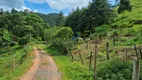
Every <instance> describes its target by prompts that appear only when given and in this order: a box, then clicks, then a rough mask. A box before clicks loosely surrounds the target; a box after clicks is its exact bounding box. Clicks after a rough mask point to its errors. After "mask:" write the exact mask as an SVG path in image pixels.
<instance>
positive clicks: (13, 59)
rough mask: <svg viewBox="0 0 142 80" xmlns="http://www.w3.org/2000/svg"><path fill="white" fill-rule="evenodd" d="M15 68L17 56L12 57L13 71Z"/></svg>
mask: <svg viewBox="0 0 142 80" xmlns="http://www.w3.org/2000/svg"><path fill="white" fill-rule="evenodd" d="M14 70H15V56H13V58H12V72H14Z"/></svg>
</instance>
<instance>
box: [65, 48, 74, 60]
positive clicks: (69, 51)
mask: <svg viewBox="0 0 142 80" xmlns="http://www.w3.org/2000/svg"><path fill="white" fill-rule="evenodd" d="M67 52H68V54H70V55H71V57H72V60H74V57H73V55H72V53H71V52H70V51H69V49H68V48H67Z"/></svg>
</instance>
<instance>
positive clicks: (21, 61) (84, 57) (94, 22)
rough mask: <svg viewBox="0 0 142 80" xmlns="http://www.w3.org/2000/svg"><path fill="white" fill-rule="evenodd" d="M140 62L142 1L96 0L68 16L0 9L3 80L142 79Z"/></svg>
mask: <svg viewBox="0 0 142 80" xmlns="http://www.w3.org/2000/svg"><path fill="white" fill-rule="evenodd" d="M38 55H40V57H41V60H40V62H39V66H41V67H37V68H38V69H37V70H36V71H35V72H36V73H35V75H34V76H33V79H32V78H31V79H30V78H29V77H28V78H27V77H26V78H25V77H24V78H23V77H22V76H23V75H24V74H26V72H28V71H29V70H30V69H31V66H34V64H36V62H34V61H33V60H34V59H36V58H37V57H38ZM50 58H51V59H50ZM52 59H53V61H52ZM46 60H47V61H46ZM50 60H51V61H50ZM141 60H142V0H115V4H114V5H112V4H110V3H109V1H108V0H92V1H91V2H89V4H88V6H87V7H83V8H79V7H77V8H76V9H73V10H72V11H71V12H70V13H69V15H67V16H65V15H64V13H63V12H62V11H61V12H60V13H49V14H43V13H36V12H32V11H30V10H28V9H25V10H24V11H18V10H16V9H15V8H13V9H12V10H11V11H5V10H3V9H0V80H142V61H141ZM54 61H55V65H56V66H52V65H54ZM37 64H38V63H37ZM49 64H50V65H49ZM44 66H45V67H48V66H51V69H50V68H49V70H48V68H45V67H44ZM42 67H43V68H42ZM54 67H55V68H54ZM32 68H33V70H34V69H35V68H34V67H32ZM56 68H57V71H56ZM40 70H41V72H40ZM42 71H43V72H42ZM48 71H49V72H48ZM29 72H30V71H29ZM44 72H45V74H46V73H47V75H45V74H44ZM52 72H53V73H52ZM27 74H28V73H27ZM49 74H50V75H49ZM56 74H59V75H56ZM34 77H35V78H34ZM53 77H54V78H53ZM55 77H56V78H55ZM50 78H51V79H50Z"/></svg>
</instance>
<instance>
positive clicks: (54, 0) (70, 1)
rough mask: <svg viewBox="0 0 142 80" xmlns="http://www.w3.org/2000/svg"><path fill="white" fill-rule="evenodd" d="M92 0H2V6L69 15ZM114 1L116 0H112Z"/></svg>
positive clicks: (0, 4)
mask: <svg viewBox="0 0 142 80" xmlns="http://www.w3.org/2000/svg"><path fill="white" fill-rule="evenodd" d="M89 1H91V0H0V8H3V9H4V10H11V9H12V8H15V9H17V10H24V9H30V10H31V11H34V12H40V13H45V14H47V13H55V12H56V13H59V12H60V11H63V12H64V14H65V15H67V14H68V13H69V12H70V11H71V10H72V9H75V8H76V7H77V6H78V7H80V8H81V7H85V6H87V5H88V3H89ZM111 1H114V0H111Z"/></svg>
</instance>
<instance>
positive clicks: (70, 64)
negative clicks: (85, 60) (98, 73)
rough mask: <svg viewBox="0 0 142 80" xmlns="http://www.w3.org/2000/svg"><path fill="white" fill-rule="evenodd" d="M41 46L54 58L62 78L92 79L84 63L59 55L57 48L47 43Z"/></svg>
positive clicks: (75, 79) (66, 79)
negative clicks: (50, 46)
mask: <svg viewBox="0 0 142 80" xmlns="http://www.w3.org/2000/svg"><path fill="white" fill-rule="evenodd" d="M42 48H43V49H44V50H45V51H46V52H47V53H48V54H50V55H51V56H52V57H53V59H54V60H55V62H56V64H57V66H58V67H59V71H60V72H61V75H62V80H93V77H92V76H93V73H92V71H89V70H88V67H87V66H86V65H82V64H81V62H77V61H72V60H71V58H70V57H69V56H67V55H60V51H59V50H58V49H54V48H49V45H47V46H42Z"/></svg>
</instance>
